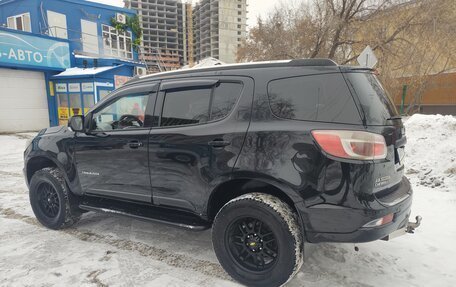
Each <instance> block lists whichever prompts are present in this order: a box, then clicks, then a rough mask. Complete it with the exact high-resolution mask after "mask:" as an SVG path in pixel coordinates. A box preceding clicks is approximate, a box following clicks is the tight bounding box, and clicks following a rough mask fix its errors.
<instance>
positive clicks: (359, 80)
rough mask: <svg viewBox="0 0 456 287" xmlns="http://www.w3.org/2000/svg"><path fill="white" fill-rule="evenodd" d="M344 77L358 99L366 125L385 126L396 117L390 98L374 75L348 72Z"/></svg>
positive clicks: (395, 110)
mask: <svg viewBox="0 0 456 287" xmlns="http://www.w3.org/2000/svg"><path fill="white" fill-rule="evenodd" d="M344 75H345V78H346V79H347V83H348V85H350V86H351V87H352V88H353V90H354V92H355V94H356V95H357V96H358V98H359V101H360V103H361V108H362V109H363V111H364V113H365V115H366V123H367V124H368V125H385V124H387V120H388V119H391V118H393V117H397V116H398V112H397V109H396V107H395V106H394V104H393V101H392V100H391V97H390V96H389V94H388V92H387V91H386V90H385V89H384V88H383V87H382V85H381V84H380V81H379V80H378V79H377V77H376V76H375V75H374V74H372V73H365V72H350V73H345V74H344Z"/></svg>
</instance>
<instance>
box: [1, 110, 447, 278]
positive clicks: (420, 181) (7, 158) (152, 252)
mask: <svg viewBox="0 0 456 287" xmlns="http://www.w3.org/2000/svg"><path fill="white" fill-rule="evenodd" d="M406 128H407V137H408V144H407V156H406V173H407V176H408V177H409V178H410V179H411V182H412V184H413V187H414V191H415V197H414V205H413V211H412V215H413V216H414V215H418V214H419V215H421V216H423V223H422V226H421V227H420V228H419V229H418V230H417V232H416V234H414V235H406V236H403V237H400V238H397V239H394V240H392V241H390V242H384V241H377V242H372V243H367V244H360V245H358V247H359V249H360V250H359V251H358V252H356V251H355V250H354V245H353V244H319V245H312V244H307V245H306V248H305V252H306V254H305V263H304V265H303V267H302V269H301V271H300V272H299V273H298V275H297V276H296V278H295V279H294V280H292V281H291V282H290V283H289V284H288V286H385V285H387V286H439V287H441V286H456V261H455V260H456V223H455V222H454V221H455V219H456V118H454V117H449V116H447V117H444V116H424V115H415V116H413V117H411V118H410V119H408V120H407V122H406ZM31 136H32V134H19V135H0V286H70V285H71V286H238V285H237V284H236V283H235V282H233V281H232V280H231V279H230V278H229V277H228V275H226V273H225V272H224V271H223V270H222V268H221V267H220V266H219V264H218V262H217V259H216V257H215V255H214V252H213V250H212V243H211V238H210V231H206V232H202V233H193V232H189V231H185V230H180V229H175V228H172V227H167V226H164V225H159V224H153V223H147V222H142V221H137V220H132V219H126V218H116V217H109V216H106V215H102V214H93V213H89V214H86V215H85V216H84V217H83V219H82V220H81V221H80V223H79V224H78V225H77V226H75V227H74V228H71V229H67V230H64V231H51V230H48V229H46V228H44V227H42V226H41V225H40V224H39V223H38V222H37V221H36V220H35V218H34V216H33V213H32V211H31V208H30V206H29V202H28V195H27V188H26V186H25V184H24V180H23V178H22V170H21V169H22V165H23V162H22V152H23V149H24V145H25V142H26V139H27V138H28V137H31Z"/></svg>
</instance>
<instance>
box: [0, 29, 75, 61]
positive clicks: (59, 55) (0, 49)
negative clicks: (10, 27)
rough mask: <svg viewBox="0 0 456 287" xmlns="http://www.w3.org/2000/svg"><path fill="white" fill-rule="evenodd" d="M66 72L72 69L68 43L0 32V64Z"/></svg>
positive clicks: (12, 32)
mask: <svg viewBox="0 0 456 287" xmlns="http://www.w3.org/2000/svg"><path fill="white" fill-rule="evenodd" d="M1 63H8V64H14V65H16V66H18V67H20V66H21V65H28V66H35V67H43V68H46V67H47V68H53V69H61V70H65V69H67V68H69V67H70V48H69V45H68V43H66V42H61V41H57V40H52V39H47V38H42V37H37V36H33V35H30V36H29V35H24V34H22V33H15V32H14V31H11V32H10V31H5V30H3V29H2V30H0V64H1Z"/></svg>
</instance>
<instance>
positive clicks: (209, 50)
mask: <svg viewBox="0 0 456 287" xmlns="http://www.w3.org/2000/svg"><path fill="white" fill-rule="evenodd" d="M193 25H194V37H195V39H194V45H195V52H194V55H195V61H200V60H202V59H204V58H207V57H213V58H216V59H219V60H221V61H223V62H226V63H235V62H236V54H237V50H238V47H239V45H240V44H241V43H242V41H243V40H244V39H245V37H246V33H247V32H246V31H247V0H202V1H200V2H199V3H197V4H196V6H195V7H194V9H193Z"/></svg>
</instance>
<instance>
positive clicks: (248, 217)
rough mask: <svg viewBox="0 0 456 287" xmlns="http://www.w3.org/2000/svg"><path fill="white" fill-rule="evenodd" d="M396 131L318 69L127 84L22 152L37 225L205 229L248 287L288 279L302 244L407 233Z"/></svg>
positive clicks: (355, 76) (383, 100)
mask: <svg viewBox="0 0 456 287" xmlns="http://www.w3.org/2000/svg"><path fill="white" fill-rule="evenodd" d="M405 143H406V137H405V130H404V127H403V124H402V121H401V119H400V117H398V114H397V111H396V109H395V107H394V105H393V103H392V102H391V100H390V98H389V97H388V95H387V93H386V91H385V90H384V89H383V88H382V86H381V84H380V83H379V81H378V80H377V78H376V76H375V73H374V72H373V71H372V70H369V69H363V68H359V67H345V66H338V65H337V64H335V63H334V62H333V61H330V60H325V59H309V60H292V61H280V62H266V63H253V64H241V65H227V66H218V67H211V68H204V69H195V70H183V71H175V72H167V73H160V74H156V75H151V76H145V77H141V78H138V79H134V80H132V81H130V82H129V83H128V84H126V85H125V86H124V87H122V88H120V89H118V90H116V91H114V92H112V93H111V95H110V96H108V97H106V98H104V99H103V100H101V101H99V102H98V103H97V104H96V106H95V107H94V108H92V109H91V110H90V111H89V112H88V113H87V114H86V115H85V116H76V117H73V118H72V119H71V120H70V124H69V128H68V127H53V128H48V129H44V130H42V131H41V132H40V133H39V134H38V136H37V137H36V138H34V139H33V141H32V142H31V143H30V145H28V147H27V148H26V151H25V168H24V173H25V176H26V181H27V184H28V185H29V189H30V202H31V205H32V208H33V211H34V213H35V215H36V217H37V218H38V220H39V221H40V222H41V223H42V224H43V225H45V226H47V227H49V228H52V229H60V228H64V227H68V226H70V225H72V224H74V223H75V222H77V221H78V220H79V218H80V216H81V214H82V213H83V212H86V211H100V212H107V213H112V214H113V215H126V216H131V217H134V218H138V219H145V220H152V221H155V222H162V223H167V224H171V225H175V226H178V227H183V228H188V229H190V230H205V229H208V228H212V238H213V246H214V249H215V253H216V255H217V257H218V259H219V261H220V263H221V264H222V266H223V267H224V269H225V270H226V271H227V272H228V273H229V274H230V275H231V276H232V277H233V278H235V279H236V280H238V281H239V282H241V283H243V284H246V285H251V286H279V285H282V284H284V283H286V282H287V281H288V280H290V278H292V277H293V275H294V274H295V273H296V272H297V271H298V270H299V268H300V266H301V263H302V253H303V243H304V241H306V242H311V243H317V242H367V241H373V240H377V239H385V238H388V237H389V236H390V235H391V234H392V233H393V234H397V233H398V232H400V233H403V232H404V231H405V230H406V229H408V230H410V228H411V226H410V224H409V222H408V218H409V215H410V208H411V204H412V189H411V187H410V184H409V181H408V180H407V179H406V178H405V177H404V166H403V162H402V160H403V155H404V145H405Z"/></svg>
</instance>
